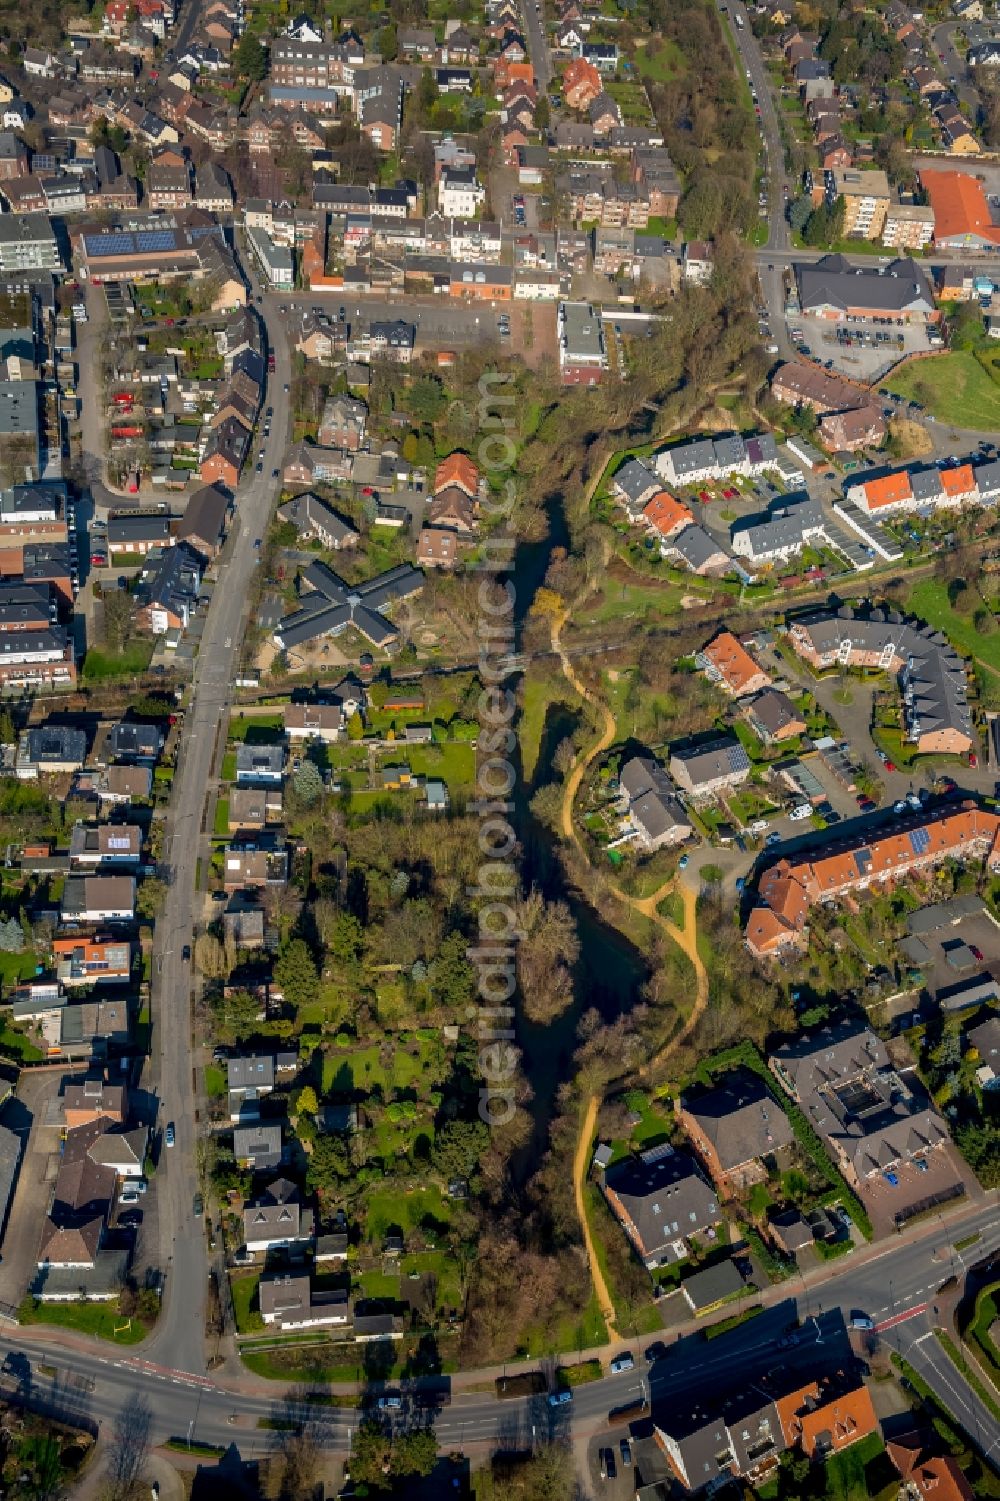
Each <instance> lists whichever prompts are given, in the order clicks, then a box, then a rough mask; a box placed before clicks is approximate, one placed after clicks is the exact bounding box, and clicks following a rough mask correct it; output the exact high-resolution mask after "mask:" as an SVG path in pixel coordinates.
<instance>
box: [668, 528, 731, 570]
mask: <svg viewBox="0 0 1000 1501" xmlns="http://www.w3.org/2000/svg"><path fill="white" fill-rule="evenodd" d="M670 546H671V547H672V548H673V550H674V551H675V552H676V553H679V554H680V556H681V557H682V558H683V559H684V561H685V563H687V565H688V567H689V568H693V569H695V570H697V569H699V568H705V567H707V566H708V564H709V563H714V562H715V561H716V560H717V559H718V558H719V556H720V554H721V555H722V556H723V557H725V556H726V552H725V549H724V548H722V547H720V546H719V544H718V542H716V541H714V540H713V538H712V537H710V536H709V535H708V532H706V531H705V529H704V527H701V526H696V525H692V526H686V527H685V528H684V530H683V531H682V532H679V533H678V535H677V536H676V537H673V538H672V539H671V542H670Z"/></svg>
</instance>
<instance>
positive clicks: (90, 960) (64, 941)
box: [52, 937, 132, 988]
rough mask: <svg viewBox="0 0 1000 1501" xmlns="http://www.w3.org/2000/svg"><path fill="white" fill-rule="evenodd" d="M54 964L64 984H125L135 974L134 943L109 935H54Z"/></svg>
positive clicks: (59, 978) (58, 976)
mask: <svg viewBox="0 0 1000 1501" xmlns="http://www.w3.org/2000/svg"><path fill="white" fill-rule="evenodd" d="M52 967H53V969H54V970H55V974H56V980H57V981H58V983H59V984H60V985H62V986H65V987H69V988H72V987H74V986H77V985H97V984H101V985H122V984H125V983H126V982H127V981H128V980H129V979H130V978H131V974H132V946H131V944H129V943H123V942H121V941H120V940H118V939H113V940H112V939H109V938H84V937H74V938H54V939H53V940H52Z"/></svg>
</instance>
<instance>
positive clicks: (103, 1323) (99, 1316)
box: [17, 1298, 147, 1345]
mask: <svg viewBox="0 0 1000 1501" xmlns="http://www.w3.org/2000/svg"><path fill="white" fill-rule="evenodd" d="M17 1317H18V1321H19V1323H21V1324H57V1325H58V1326H59V1327H60V1328H61V1329H75V1330H76V1331H77V1333H79V1334H93V1335H96V1336H97V1338H98V1339H106V1340H110V1341H111V1343H112V1344H116V1345H137V1344H138V1343H139V1341H140V1340H141V1339H145V1338H146V1333H147V1330H146V1327H145V1325H144V1324H141V1323H140V1322H139V1320H138V1319H132V1320H128V1319H123V1318H122V1316H121V1314H120V1313H119V1312H118V1309H117V1307H116V1306H115V1302H114V1301H112V1302H110V1303H36V1302H35V1301H34V1300H33V1299H32V1298H25V1300H24V1302H23V1303H22V1304H21V1306H20V1307H19V1308H18V1310H17ZM123 1324H128V1325H129V1327H128V1328H127V1329H123V1328H121V1326H122V1325H123ZM116 1329H119V1330H120V1332H119V1333H117V1334H116V1333H115V1330H116Z"/></svg>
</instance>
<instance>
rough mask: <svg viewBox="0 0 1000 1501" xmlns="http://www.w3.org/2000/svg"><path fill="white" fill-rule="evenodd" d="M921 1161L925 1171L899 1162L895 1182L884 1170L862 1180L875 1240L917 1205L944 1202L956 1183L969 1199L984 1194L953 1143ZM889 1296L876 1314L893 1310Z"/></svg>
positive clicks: (863, 1200) (896, 1224) (890, 1231)
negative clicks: (924, 1163) (892, 1181)
mask: <svg viewBox="0 0 1000 1501" xmlns="http://www.w3.org/2000/svg"><path fill="white" fill-rule="evenodd" d="M920 1160H921V1161H925V1162H926V1164H927V1167H926V1170H923V1169H921V1168H918V1167H917V1166H916V1165H915V1163H914V1162H910V1163H904V1164H900V1165H899V1166H898V1167H897V1168H895V1169H894V1171H893V1174H892V1176H893V1177H894V1178H895V1179H896V1182H895V1183H890V1182H889V1180H888V1179H887V1178H886V1177H885V1175H884V1174H881V1173H880V1174H878V1175H877V1176H876V1177H874V1178H868V1179H866V1180H865V1181H864V1182H863V1183H862V1185H861V1188H860V1189H859V1192H858V1197H859V1198H860V1200H861V1202H862V1204H863V1205H864V1207H865V1209H866V1210H867V1212H868V1217H869V1219H870V1220H871V1222H872V1228H873V1230H874V1231H875V1237H876V1239H878V1238H879V1236H882V1235H889V1234H890V1233H892V1232H893V1231H895V1230H896V1229H897V1228H898V1224H899V1223H903V1222H905V1219H906V1217H907V1214H908V1213H909V1214H912V1213H913V1211H914V1210H916V1209H917V1206H918V1205H923V1204H924V1203H926V1202H927V1201H928V1200H932V1201H939V1202H944V1201H945V1199H946V1198H947V1196H948V1195H949V1194H950V1193H953V1192H954V1190H955V1188H956V1186H957V1185H961V1186H962V1188H964V1190H965V1193H966V1196H967V1197H969V1198H973V1197H975V1198H980V1197H981V1196H982V1189H981V1188H980V1187H979V1185H978V1183H977V1182H976V1180H975V1178H974V1177H973V1175H972V1173H971V1172H970V1171H969V1169H968V1168H967V1167H966V1166H965V1163H964V1162H963V1161H962V1159H961V1157H959V1155H958V1152H957V1151H956V1150H955V1148H954V1147H953V1146H952V1145H951V1143H950V1142H948V1143H946V1145H945V1146H943V1147H938V1148H936V1149H935V1150H934V1151H932V1152H928V1153H927V1156H926V1157H925V1158H922V1159H920ZM939 1196H940V1200H939ZM918 1212H919V1211H918ZM897 1216H902V1219H901V1220H900V1221H897ZM889 1297H890V1302H889V1303H888V1304H887V1305H886V1309H877V1310H874V1311H875V1312H876V1314H879V1313H884V1312H886V1311H888V1310H891V1308H892V1303H891V1290H890V1292H889Z"/></svg>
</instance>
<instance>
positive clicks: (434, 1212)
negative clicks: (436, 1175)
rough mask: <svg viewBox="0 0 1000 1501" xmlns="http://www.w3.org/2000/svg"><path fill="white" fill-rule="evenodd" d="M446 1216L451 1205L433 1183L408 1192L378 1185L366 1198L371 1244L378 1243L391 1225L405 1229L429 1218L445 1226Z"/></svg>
mask: <svg viewBox="0 0 1000 1501" xmlns="http://www.w3.org/2000/svg"><path fill="white" fill-rule="evenodd" d="M450 1220H451V1206H450V1205H449V1204H448V1202H447V1200H446V1199H445V1197H444V1195H443V1194H442V1192H441V1190H440V1189H439V1188H437V1187H430V1188H417V1189H414V1191H413V1192H412V1193H406V1192H404V1191H403V1190H402V1189H391V1188H386V1189H379V1190H376V1191H373V1192H372V1193H371V1194H370V1196H369V1199H368V1220H367V1227H368V1237H369V1239H370V1240H371V1241H372V1242H373V1243H374V1244H375V1245H381V1243H382V1241H383V1240H384V1239H385V1237H386V1235H387V1234H388V1233H389V1231H390V1229H391V1228H392V1227H393V1226H398V1227H399V1228H400V1229H401V1230H403V1231H404V1232H405V1231H407V1230H415V1229H416V1228H417V1227H418V1226H420V1225H424V1224H425V1222H427V1224H430V1222H432V1221H433V1222H435V1223H436V1224H437V1225H440V1226H444V1227H446V1226H447V1225H448V1223H449V1222H450ZM431 1233H432V1234H433V1229H432V1230H431ZM425 1234H426V1229H425Z"/></svg>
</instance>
